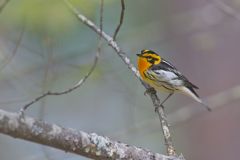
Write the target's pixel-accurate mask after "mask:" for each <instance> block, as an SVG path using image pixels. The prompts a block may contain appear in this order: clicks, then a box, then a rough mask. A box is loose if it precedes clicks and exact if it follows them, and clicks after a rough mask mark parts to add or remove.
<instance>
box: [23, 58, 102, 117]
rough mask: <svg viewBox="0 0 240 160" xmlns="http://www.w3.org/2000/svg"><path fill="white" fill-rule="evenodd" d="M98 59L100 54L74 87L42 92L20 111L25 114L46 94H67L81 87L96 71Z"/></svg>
mask: <svg viewBox="0 0 240 160" xmlns="http://www.w3.org/2000/svg"><path fill="white" fill-rule="evenodd" d="M97 61H98V56H95V58H94V62H93V65H92V66H91V68H90V70H89V72H88V73H87V74H86V75H85V76H84V77H83V78H82V79H81V80H80V81H78V82H77V83H76V84H75V85H74V86H73V87H71V88H69V89H67V90H64V91H61V92H51V91H48V92H46V93H44V94H42V95H41V96H39V97H37V98H35V99H34V100H33V101H31V102H29V103H28V104H26V105H25V106H23V107H22V108H21V110H20V113H21V114H23V112H24V111H25V110H26V109H27V108H28V107H29V106H31V105H32V104H34V103H36V102H38V101H39V100H41V99H42V98H44V97H46V96H58V95H63V94H67V93H69V92H72V91H73V90H75V89H77V88H79V87H80V86H81V85H82V84H83V83H84V82H85V81H86V80H87V78H88V77H89V76H90V75H91V74H92V72H93V71H94V69H95V67H96V65H97Z"/></svg>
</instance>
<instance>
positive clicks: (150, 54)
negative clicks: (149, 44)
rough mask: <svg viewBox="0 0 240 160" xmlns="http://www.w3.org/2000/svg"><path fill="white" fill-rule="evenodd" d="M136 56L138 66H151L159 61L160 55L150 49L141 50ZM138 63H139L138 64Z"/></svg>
mask: <svg viewBox="0 0 240 160" xmlns="http://www.w3.org/2000/svg"><path fill="white" fill-rule="evenodd" d="M137 56H138V66H139V65H144V66H151V65H156V64H159V63H160V62H161V57H160V56H159V55H158V54H157V53H155V52H154V51H152V50H142V51H141V53H140V54H137ZM139 63H140V64H139Z"/></svg>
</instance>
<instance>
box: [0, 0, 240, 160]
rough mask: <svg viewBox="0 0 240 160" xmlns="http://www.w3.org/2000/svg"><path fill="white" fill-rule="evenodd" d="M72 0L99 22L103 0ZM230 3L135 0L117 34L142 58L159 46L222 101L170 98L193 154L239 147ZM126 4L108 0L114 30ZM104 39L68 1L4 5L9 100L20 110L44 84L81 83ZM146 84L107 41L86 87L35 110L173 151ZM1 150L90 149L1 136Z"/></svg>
mask: <svg viewBox="0 0 240 160" xmlns="http://www.w3.org/2000/svg"><path fill="white" fill-rule="evenodd" d="M3 1H4V0H1V1H0V3H2V2H3ZM70 2H71V3H73V5H74V6H75V7H76V8H77V9H78V10H79V11H80V12H81V13H82V14H84V15H85V16H87V17H88V18H89V19H91V20H92V21H93V22H95V23H96V24H97V25H99V10H100V5H99V3H100V1H99V0H91V1H89V0H72V1H70ZM222 2H224V3H218V1H216V0H201V1H199V0H181V1H179V0H171V1H165V0H149V1H146V0H138V1H136V0H135V1H133V0H126V1H125V3H126V4H125V5H126V12H125V18H124V24H123V26H122V28H121V30H120V32H119V35H118V37H117V43H118V44H119V45H120V47H121V48H122V49H123V50H124V51H125V52H126V53H127V54H128V56H129V57H130V59H131V60H132V62H133V63H134V64H136V53H139V52H140V50H142V49H152V50H155V51H156V52H159V53H160V54H161V55H162V56H163V57H164V58H165V59H168V60H169V61H170V62H172V63H173V64H175V66H176V67H177V68H178V69H179V70H180V71H181V72H182V73H183V74H184V75H186V77H188V78H189V80H190V81H192V82H193V83H194V84H196V85H197V86H199V88H200V90H199V91H198V93H199V94H200V95H201V97H203V98H204V99H205V100H206V101H207V102H208V103H209V104H210V106H211V107H214V110H213V112H212V113H208V112H207V111H205V110H204V108H203V107H201V105H200V104H197V103H195V102H194V101H193V100H191V99H190V98H188V97H185V96H183V95H175V96H173V97H172V98H171V99H170V100H169V101H168V102H167V103H166V104H165V106H166V112H167V115H168V116H167V118H168V120H169V122H170V124H171V131H172V136H173V140H174V144H175V146H176V150H177V152H178V153H183V155H184V156H185V158H186V159H188V160H190V159H194V160H202V159H205V160H208V159H209V160H213V159H218V160H226V159H228V160H236V159H238V156H239V155H238V151H239V148H240V138H239V135H240V128H239V123H238V122H239V121H240V108H239V102H240V101H239V98H240V89H239V84H240V81H239V80H240V74H239V71H238V69H239V67H240V63H239V59H240V54H239V53H238V52H239V49H240V45H239V44H238V43H239V42H240V31H239V27H240V18H238V15H240V14H238V11H239V12H240V1H239V0H228V1H227V0H225V1H222ZM227 7H229V8H230V9H229V8H227ZM120 11H121V7H120V1H114V0H105V4H104V17H103V28H104V31H105V32H106V33H108V34H110V35H113V32H114V30H115V28H116V26H117V24H118V23H119V17H120ZM229 11H230V12H229ZM97 45H98V35H96V34H95V33H94V32H93V31H92V30H91V29H89V28H88V27H86V26H85V25H84V24H82V23H81V22H79V21H78V20H77V18H76V17H75V16H74V15H73V14H72V13H70V12H69V10H68V9H67V7H66V5H65V4H64V3H63V1H60V0H51V1H46V0H21V1H19V0H10V2H9V3H8V4H7V5H6V6H5V8H4V9H3V10H2V12H1V13H0V71H1V72H0V89H1V90H0V108H1V109H4V110H8V111H13V112H17V111H18V110H19V109H20V108H21V107H22V106H23V105H24V104H26V103H28V102H29V101H31V100H32V99H34V98H35V97H37V96H39V95H41V94H42V93H43V92H45V91H48V90H51V91H62V90H65V89H68V88H70V87H72V86H73V85H74V84H75V83H76V82H78V80H80V79H81V78H82V77H83V76H84V75H85V74H86V73H87V72H88V70H89V69H90V67H91V65H92V63H93V59H94V56H95V53H96V50H97ZM144 91H145V90H144V88H143V86H142V85H141V83H140V82H139V80H137V79H136V78H135V76H134V75H133V74H132V72H131V71H130V70H129V69H128V68H127V67H126V66H125V64H124V63H123V62H122V61H121V59H120V58H119V57H118V56H117V55H116V53H115V52H114V51H113V49H112V48H110V47H109V46H108V45H107V44H106V43H105V42H103V45H102V53H101V55H100V59H99V63H98V64H97V68H96V69H95V71H94V72H93V74H92V75H91V76H90V77H89V79H88V80H87V81H86V82H85V84H84V85H83V86H81V87H80V88H79V89H77V90H75V91H73V92H71V93H69V94H66V95H62V96H51V97H47V98H45V99H43V100H42V101H40V102H38V103H36V104H34V105H33V106H31V108H30V109H29V110H28V111H27V115H29V116H33V117H35V118H40V119H44V120H46V121H48V122H51V123H56V124H59V125H61V126H64V127H71V128H76V129H79V130H83V131H86V132H96V133H97V134H100V135H104V136H108V137H110V138H112V139H113V140H116V141H122V142H124V143H127V144H131V145H136V146H139V147H142V148H148V149H150V150H152V151H154V152H159V153H165V146H164V141H163V137H162V132H161V130H160V124H159V120H158V116H157V114H155V113H154V109H153V106H152V103H151V100H150V99H149V97H147V96H144V95H143V93H144ZM159 96H160V97H161V98H164V97H166V94H164V93H159ZM0 159H1V160H13V159H18V160H45V159H46V160H49V159H51V160H53V159H64V160H77V159H79V160H80V159H86V158H84V157H80V156H76V155H74V154H70V153H65V152H62V151H59V150H56V149H53V148H49V147H44V146H41V145H38V144H34V143H31V142H27V141H23V140H19V139H13V138H11V137H8V136H5V135H0Z"/></svg>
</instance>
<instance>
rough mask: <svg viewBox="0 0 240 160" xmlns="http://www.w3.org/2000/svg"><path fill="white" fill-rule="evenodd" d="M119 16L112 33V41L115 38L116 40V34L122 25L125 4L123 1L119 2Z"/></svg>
mask: <svg viewBox="0 0 240 160" xmlns="http://www.w3.org/2000/svg"><path fill="white" fill-rule="evenodd" d="M121 7H122V8H121V16H120V21H119V24H118V26H117V28H116V30H115V32H114V35H113V40H114V41H116V38H117V34H118V32H119V30H120V28H121V26H122V23H123V19H124V11H125V3H124V0H121Z"/></svg>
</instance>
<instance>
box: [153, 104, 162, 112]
mask: <svg viewBox="0 0 240 160" xmlns="http://www.w3.org/2000/svg"><path fill="white" fill-rule="evenodd" d="M159 107H162V109H163V110H164V106H163V105H160V106H157V107H155V109H154V110H155V112H157V111H158V108H159Z"/></svg>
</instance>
